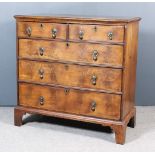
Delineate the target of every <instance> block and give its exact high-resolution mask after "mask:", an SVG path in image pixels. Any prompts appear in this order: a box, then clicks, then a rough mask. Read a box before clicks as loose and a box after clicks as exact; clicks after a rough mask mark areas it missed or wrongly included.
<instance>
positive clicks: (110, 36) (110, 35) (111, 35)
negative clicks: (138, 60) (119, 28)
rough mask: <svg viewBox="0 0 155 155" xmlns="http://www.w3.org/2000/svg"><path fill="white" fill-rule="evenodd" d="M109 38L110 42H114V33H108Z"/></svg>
mask: <svg viewBox="0 0 155 155" xmlns="http://www.w3.org/2000/svg"><path fill="white" fill-rule="evenodd" d="M108 37H109V40H112V37H113V33H112V32H109V33H108Z"/></svg>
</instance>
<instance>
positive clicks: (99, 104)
mask: <svg viewBox="0 0 155 155" xmlns="http://www.w3.org/2000/svg"><path fill="white" fill-rule="evenodd" d="M120 103H121V96H120V95H113V94H105V93H97V92H89V91H80V90H74V89H65V88H55V87H48V86H40V85H33V84H25V83H20V84H19V104H20V105H22V106H26V107H34V108H39V109H45V110H49V111H57V112H66V113H73V114H81V115H86V116H93V117H99V118H108V119H114V120H118V119H119V118H120Z"/></svg>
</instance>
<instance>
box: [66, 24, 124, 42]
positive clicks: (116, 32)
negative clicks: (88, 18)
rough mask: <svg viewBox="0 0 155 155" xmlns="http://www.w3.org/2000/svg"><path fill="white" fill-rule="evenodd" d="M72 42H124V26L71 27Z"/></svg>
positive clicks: (70, 36)
mask: <svg viewBox="0 0 155 155" xmlns="http://www.w3.org/2000/svg"><path fill="white" fill-rule="evenodd" d="M69 38H70V39H71V40H87V41H108V42H123V40H124V27H123V26H99V25H78V24H72V25H69Z"/></svg>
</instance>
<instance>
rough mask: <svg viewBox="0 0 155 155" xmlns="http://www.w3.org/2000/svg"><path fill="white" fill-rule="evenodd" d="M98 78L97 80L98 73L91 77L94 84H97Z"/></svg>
mask: <svg viewBox="0 0 155 155" xmlns="http://www.w3.org/2000/svg"><path fill="white" fill-rule="evenodd" d="M96 80H97V76H96V75H93V76H92V77H91V81H92V84H93V85H96Z"/></svg>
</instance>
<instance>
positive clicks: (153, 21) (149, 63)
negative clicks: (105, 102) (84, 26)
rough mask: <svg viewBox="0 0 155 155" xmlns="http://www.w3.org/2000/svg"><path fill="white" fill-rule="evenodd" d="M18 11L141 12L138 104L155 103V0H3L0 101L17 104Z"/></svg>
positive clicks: (0, 21)
mask: <svg viewBox="0 0 155 155" xmlns="http://www.w3.org/2000/svg"><path fill="white" fill-rule="evenodd" d="M16 14H51V15H52V14H75V15H102V16H139V17H141V18H142V21H141V22H140V33H139V53H138V66H137V85H136V104H137V105H155V82H154V81H155V69H154V68H155V47H154V45H155V18H154V15H155V3H0V105H1V106H2V105H5V106H9V105H16V42H15V38H16V37H15V30H16V28H15V19H14V18H13V16H14V15H16Z"/></svg>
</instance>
